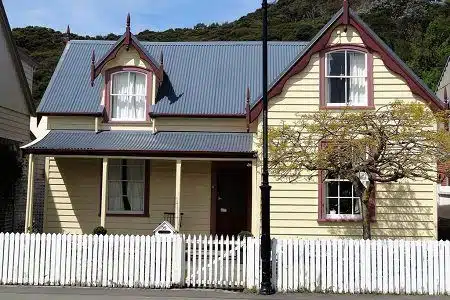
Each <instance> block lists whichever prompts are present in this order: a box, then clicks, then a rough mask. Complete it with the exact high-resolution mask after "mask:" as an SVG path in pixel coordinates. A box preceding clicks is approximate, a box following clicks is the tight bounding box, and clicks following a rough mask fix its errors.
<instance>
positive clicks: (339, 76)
mask: <svg viewBox="0 0 450 300" xmlns="http://www.w3.org/2000/svg"><path fill="white" fill-rule="evenodd" d="M325 58H326V64H325V77H326V105H327V106H345V105H351V106H367V105H368V78H367V55H366V54H365V53H363V52H358V51H351V50H340V51H334V52H329V53H327V54H326V57H325Z"/></svg>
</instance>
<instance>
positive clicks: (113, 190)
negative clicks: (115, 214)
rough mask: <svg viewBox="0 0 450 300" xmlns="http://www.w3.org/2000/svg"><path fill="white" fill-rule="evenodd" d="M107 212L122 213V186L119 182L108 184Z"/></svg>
mask: <svg viewBox="0 0 450 300" xmlns="http://www.w3.org/2000/svg"><path fill="white" fill-rule="evenodd" d="M108 211H123V201H122V184H121V182H120V181H110V182H109V183H108Z"/></svg>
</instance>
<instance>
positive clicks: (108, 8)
mask: <svg viewBox="0 0 450 300" xmlns="http://www.w3.org/2000/svg"><path fill="white" fill-rule="evenodd" d="M3 5H4V6H5V9H6V13H7V15H8V20H9V23H10V25H11V27H12V28H15V27H25V26H45V27H50V28H53V29H55V30H59V31H63V32H65V31H66V27H67V25H68V24H69V25H70V29H71V32H73V33H76V34H79V35H91V36H95V35H105V34H108V33H111V32H112V33H115V34H122V33H123V32H124V30H125V22H126V15H127V13H130V15H131V27H132V32H133V33H136V34H137V33H139V32H141V31H143V30H145V29H149V30H153V31H163V30H166V29H169V28H179V27H181V28H184V27H193V26H194V25H196V24H198V23H205V24H211V23H213V22H218V23H223V22H226V21H234V20H236V19H238V18H240V17H242V16H244V15H246V14H247V13H249V12H253V11H254V10H255V9H257V8H259V7H260V5H261V1H260V0H3Z"/></svg>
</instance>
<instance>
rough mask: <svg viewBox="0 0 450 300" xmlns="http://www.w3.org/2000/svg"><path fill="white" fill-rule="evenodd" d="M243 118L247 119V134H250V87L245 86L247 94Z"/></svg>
mask: <svg viewBox="0 0 450 300" xmlns="http://www.w3.org/2000/svg"><path fill="white" fill-rule="evenodd" d="M245 118H246V119H247V132H250V87H249V86H247V94H246V96H245Z"/></svg>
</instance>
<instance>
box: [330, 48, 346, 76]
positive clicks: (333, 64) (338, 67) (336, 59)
mask: <svg viewBox="0 0 450 300" xmlns="http://www.w3.org/2000/svg"><path fill="white" fill-rule="evenodd" d="M327 63H328V64H327V67H328V71H327V72H328V75H332V76H342V75H345V52H344V51H340V52H332V53H328V54H327Z"/></svg>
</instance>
